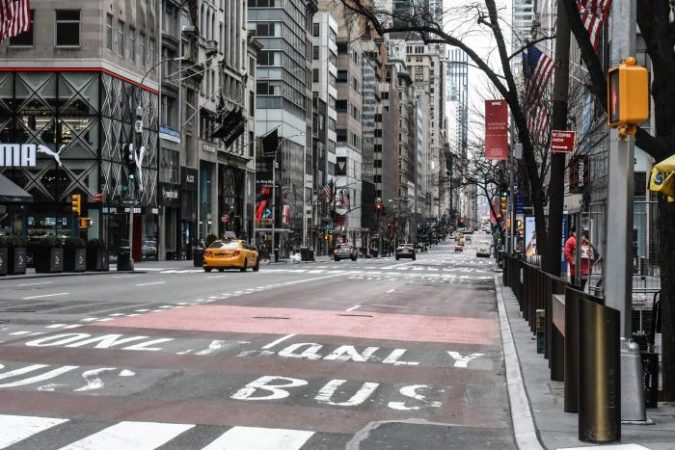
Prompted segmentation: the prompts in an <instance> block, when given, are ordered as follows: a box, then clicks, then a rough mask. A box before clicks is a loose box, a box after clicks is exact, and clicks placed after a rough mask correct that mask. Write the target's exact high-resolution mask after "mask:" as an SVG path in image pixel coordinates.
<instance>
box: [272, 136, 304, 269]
mask: <svg viewBox="0 0 675 450" xmlns="http://www.w3.org/2000/svg"><path fill="white" fill-rule="evenodd" d="M304 135H305V133H296V134H292V135H290V136H286V137H283V138H281V139H280V140H279V143H278V144H277V148H276V149H274V158H273V159H272V254H273V255H274V262H279V252H278V251H276V247H275V244H276V238H275V233H276V223H277V177H276V174H277V154H278V152H279V149H280V148H281V145H282V144H283V143H284V142H286V141H287V140H289V139H290V138H293V137H298V136H304Z"/></svg>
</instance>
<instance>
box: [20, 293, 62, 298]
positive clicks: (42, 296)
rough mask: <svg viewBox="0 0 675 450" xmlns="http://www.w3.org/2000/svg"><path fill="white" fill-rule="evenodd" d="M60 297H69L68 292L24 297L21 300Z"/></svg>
mask: <svg viewBox="0 0 675 450" xmlns="http://www.w3.org/2000/svg"><path fill="white" fill-rule="evenodd" d="M60 295H70V292H59V293H57V294H44V295H33V296H30V297H24V298H22V300H33V299H35V298H47V297H58V296H60Z"/></svg>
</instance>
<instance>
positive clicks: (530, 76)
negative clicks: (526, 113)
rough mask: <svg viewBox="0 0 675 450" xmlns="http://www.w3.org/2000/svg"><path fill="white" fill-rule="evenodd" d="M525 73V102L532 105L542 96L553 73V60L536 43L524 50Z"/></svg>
mask: <svg viewBox="0 0 675 450" xmlns="http://www.w3.org/2000/svg"><path fill="white" fill-rule="evenodd" d="M523 72H524V73H525V80H526V86H525V104H526V105H532V104H534V103H535V102H536V100H537V99H539V98H541V95H542V93H543V92H544V90H545V88H546V86H547V85H548V82H549V80H550V79H551V74H552V73H553V60H552V59H551V58H550V57H549V56H548V55H546V54H545V53H543V52H542V51H541V50H539V49H538V48H537V47H535V46H534V45H528V46H527V50H526V51H524V52H523Z"/></svg>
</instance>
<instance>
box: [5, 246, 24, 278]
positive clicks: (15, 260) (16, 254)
mask: <svg viewBox="0 0 675 450" xmlns="http://www.w3.org/2000/svg"><path fill="white" fill-rule="evenodd" d="M8 250H9V252H8V255H7V259H8V263H9V264H8V265H7V273H8V274H10V275H23V274H25V273H26V247H11V248H9V249H8Z"/></svg>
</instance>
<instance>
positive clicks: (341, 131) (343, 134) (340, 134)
mask: <svg viewBox="0 0 675 450" xmlns="http://www.w3.org/2000/svg"><path fill="white" fill-rule="evenodd" d="M335 134H336V136H337V141H338V142H347V130H346V129H345V128H338V129H337V130H335Z"/></svg>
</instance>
